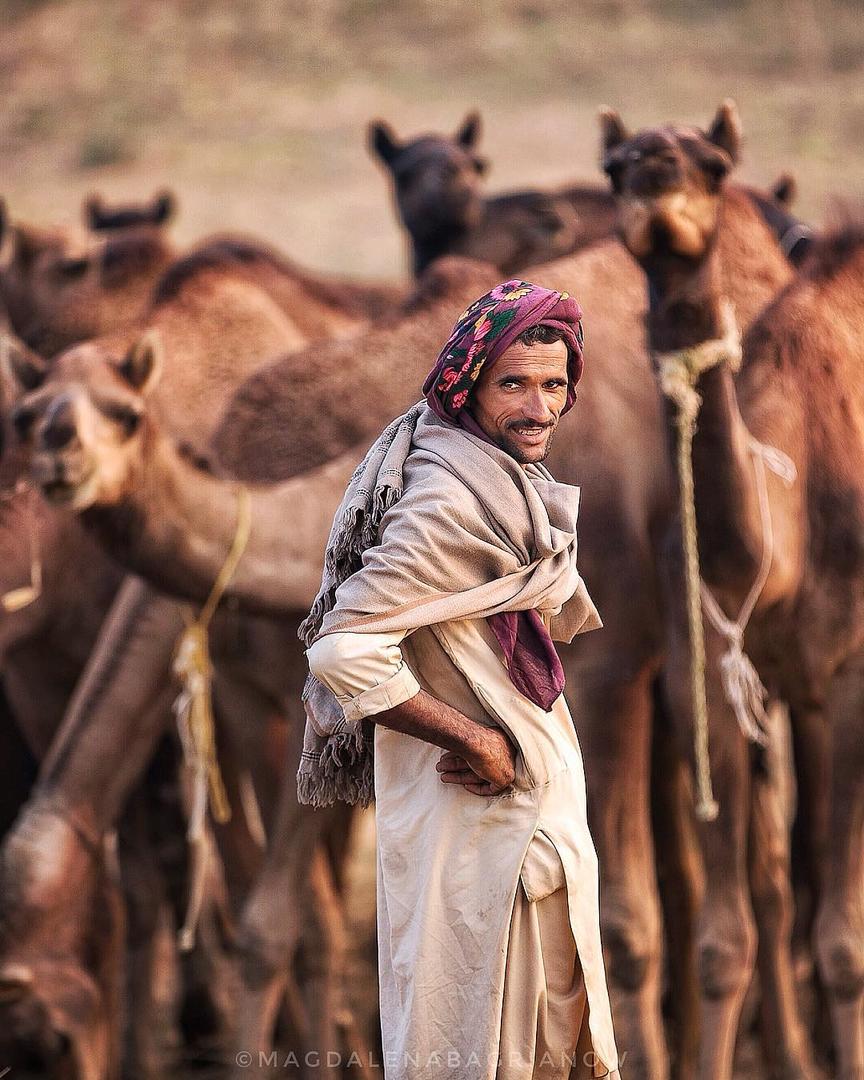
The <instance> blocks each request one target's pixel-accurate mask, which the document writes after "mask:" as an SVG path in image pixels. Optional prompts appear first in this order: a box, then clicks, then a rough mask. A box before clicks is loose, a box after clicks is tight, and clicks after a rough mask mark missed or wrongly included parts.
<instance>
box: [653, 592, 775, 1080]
mask: <svg viewBox="0 0 864 1080" xmlns="http://www.w3.org/2000/svg"><path fill="white" fill-rule="evenodd" d="M679 602H680V597H679ZM685 626H686V622H685V620H684V618H683V613H681V612H680V610H679V612H678V618H677V619H670V626H669V630H668V637H669V652H668V654H667V663H666V667H665V670H664V686H665V689H666V695H667V697H666V699H667V704H668V706H669V708H670V710H671V713H672V715H673V716H674V718H675V721H676V724H678V725H679V726H680V730H681V732H682V733H683V734H684V735H686V738H687V740H688V742H689V743H690V744H691V746H692V741H693V721H692V715H693V714H692V708H691V698H690V650H689V644H688V639H687V634H686V630H684V627H685ZM707 646H708V663H707V670H708V673H709V676H708V708H709V716H710V718H711V724H710V732H709V746H710V753H711V773H712V781H713V786H714V792H715V797H716V798H717V799H718V801H719V804H720V811H719V814H718V817H717V819H716V820H715V821H713V822H707V823H700V825H699V829H698V835H699V845H700V848H701V850H702V858H703V865H704V871H705V895H704V901H703V904H702V910H701V912H700V914H699V919H698V923H697V931H696V953H697V971H698V978H699V989H700V1002H701V1004H700V1054H699V1069H698V1073H697V1075H698V1077H699V1080H730V1078H731V1076H732V1063H733V1056H734V1051H735V1038H736V1034H737V1030H738V1022H739V1018H740V1015H741V1007H742V1005H743V1002H744V996H745V994H746V992H747V988H748V986H749V984H750V980H751V977H752V974H753V965H754V960H755V955H756V928H755V921H754V918H753V911H752V908H751V903H750V886H749V880H748V865H747V837H748V831H749V821H750V799H751V796H750V769H751V766H750V752H749V747H748V746H747V745H746V743H745V740H744V737H743V735H742V734H741V732H740V730H739V728H738V724H737V722H736V720H735V717H734V716H733V715H732V713H731V712H730V711H729V709H728V707H727V706H726V703H725V700H724V699H723V694H722V690H721V688H720V687H719V686H718V685H717V682H716V677H715V674H714V673H716V671H717V662H718V656H717V642H716V640H713V639H711V638H710V637H709V640H708V642H707ZM691 755H692V750H691ZM691 762H692V756H691Z"/></svg>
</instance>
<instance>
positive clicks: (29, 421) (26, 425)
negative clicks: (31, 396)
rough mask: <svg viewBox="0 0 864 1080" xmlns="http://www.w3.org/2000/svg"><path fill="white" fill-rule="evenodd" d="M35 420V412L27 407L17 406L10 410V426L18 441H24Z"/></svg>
mask: <svg viewBox="0 0 864 1080" xmlns="http://www.w3.org/2000/svg"><path fill="white" fill-rule="evenodd" d="M35 419H36V410H35V409H33V408H31V407H29V406H27V405H18V406H17V408H15V409H13V410H12V426H13V427H14V428H15V433H16V434H17V436H18V438H19V439H22V440H23V439H26V438H27V436H28V435H29V434H30V429H31V428H32V427H33V421H34V420H35Z"/></svg>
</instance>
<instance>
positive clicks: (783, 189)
mask: <svg viewBox="0 0 864 1080" xmlns="http://www.w3.org/2000/svg"><path fill="white" fill-rule="evenodd" d="M771 194H772V195H773V196H774V198H775V199H776V200H777V202H778V203H780V205H781V206H785V207H786V209H787V210H788V209H789V207H790V206H791V205H792V203H794V202H795V200H796V199H797V198H798V181H797V180H796V179H795V177H794V176H793V175H792V173H783V174H782V175H781V176H778V177H777V179H776V180H775V181H774V186H773V187H772V188H771Z"/></svg>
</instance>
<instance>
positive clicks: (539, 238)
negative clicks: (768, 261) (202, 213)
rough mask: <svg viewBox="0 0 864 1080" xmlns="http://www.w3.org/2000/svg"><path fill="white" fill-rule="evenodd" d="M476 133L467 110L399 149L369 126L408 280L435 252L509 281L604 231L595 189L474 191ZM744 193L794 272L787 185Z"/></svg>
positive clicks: (385, 131) (802, 238)
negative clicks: (386, 179)
mask: <svg viewBox="0 0 864 1080" xmlns="http://www.w3.org/2000/svg"><path fill="white" fill-rule="evenodd" d="M479 136H480V115H479V113H476V112H473V113H469V115H468V116H467V117H466V118H465V120H464V121H463V123H462V126H461V127H460V128H459V130H458V131H457V133H456V134H455V135H454V136H452V137H450V136H447V135H422V136H419V137H417V138H414V139H410V140H408V141H405V142H403V141H400V140H399V139H398V138H397V137H396V136H395V135H394V133H393V131H392V130H391V129H390V127H389V126H388V125H387V124H385V123H383V122H382V121H380V120H378V121H374V122H373V123H371V124H370V125H369V145H370V148H371V150H372V152H373V153H374V154H375V155H376V156H377V157H378V158H379V159H380V160H381V161H382V162H383V164H384V165H385V167H386V168H387V171H388V173H389V175H390V178H391V180H392V185H393V198H394V201H395V204H396V210H397V213H398V215H399V218H400V220H401V222H402V224H403V225H404V226H405V228H406V230H407V231H408V235H409V238H410V241H411V250H412V264H413V267H414V272H415V273H420V271H422V270H423V269H424V268H425V267H426V266H428V265H429V263H430V262H432V261H433V260H434V259H437V258H440V257H441V256H442V255H467V256H469V257H470V258H473V259H481V260H483V261H485V262H490V263H492V264H493V265H495V266H497V267H498V268H499V269H500V270H501V272H502V274H511V273H512V272H513V271H515V270H522V269H524V267H526V266H536V265H538V264H540V263H543V262H547V261H549V260H551V259H556V258H559V257H561V256H563V255H567V254H570V253H571V252H575V251H578V250H579V249H580V248H583V247H587V246H588V245H590V244H592V243H595V242H596V241H598V240H603V239H606V238H607V237H609V236H611V235H612V234H613V232H614V230H615V222H616V212H615V205H614V201H613V198H612V196H611V195H610V194H609V192H608V191H606V190H605V189H603V188H600V187H598V186H596V185H592V184H571V185H568V186H565V187H562V188H559V189H556V190H553V191H516V192H509V193H507V194H504V195H497V196H492V197H487V196H486V195H485V193H484V185H483V177H484V174H485V172H486V167H487V162H486V160H485V159H484V158H482V157H479V156H478V154H477V153H476V147H477V142H478V140H479ZM745 190H746V191H747V193H748V195H749V196H750V198H752V199H753V200H754V202H755V204H756V206H757V208H758V210H759V212H760V213H761V214H762V215H763V217H764V218H765V220H766V222H767V223H768V225H769V226H770V227H771V228H772V229H773V230H774V231H775V232H776V234H777V236H778V238H780V242H781V246H782V247H783V249H784V251H785V252H786V254H787V255H788V256H789V257H790V259H791V260H792V261H793V262H794V263H795V264H796V265H798V263H799V262H800V260H801V259H802V258H803V256H804V255H805V254H806V251H807V246H808V244H809V242H810V236H811V233H810V229H809V228H808V227H807V226H806V225H805V224H804V223H803V222H801V221H798V220H797V219H796V218H794V217H792V215H791V214H790V213H789V206H790V205H791V203H792V201H793V199H794V197H795V182H794V179H793V178H792V177H790V176H788V175H784V176H781V177H780V178H779V180H778V181H777V183H776V184H775V186H774V187H773V188H772V189H771V191H761V190H760V189H758V188H746V189H745Z"/></svg>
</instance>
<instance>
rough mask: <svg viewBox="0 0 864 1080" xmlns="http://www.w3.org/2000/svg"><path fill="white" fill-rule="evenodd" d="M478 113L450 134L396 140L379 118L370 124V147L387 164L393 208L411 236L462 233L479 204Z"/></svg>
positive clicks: (482, 165)
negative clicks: (454, 132) (395, 208)
mask: <svg viewBox="0 0 864 1080" xmlns="http://www.w3.org/2000/svg"><path fill="white" fill-rule="evenodd" d="M479 136H480V115H479V113H476V112H472V113H469V114H468V116H466V118H465V120H464V121H463V122H462V125H461V127H460V128H459V130H458V131H457V132H456V134H455V135H454V136H452V137H451V136H448V135H423V136H420V137H418V138H416V139H409V140H407V141H405V142H402V141H400V140H399V139H398V138H397V137H396V135H395V134H394V133H393V131H392V129H391V128H390V127H389V125H387V124H385V123H384V122H383V121H381V120H376V121H373V122H372V123H371V124H370V125H369V146H370V149H371V150H372V153H373V154H375V155H376V156H377V157H378V158H379V159H380V160H381V161H382V162H383V163H384V165H385V166H386V167H387V170H388V172H389V173H390V177H391V179H392V181H393V192H394V196H395V199H396V207H397V210H398V212H399V216H400V217H401V219H402V222H403V224H404V225H405V227H406V229H407V230H408V232H409V233H410V234H411V236H412V237H413V238H414V239H415V240H420V241H428V240H434V239H435V238H436V237H437V236H439V235H441V234H443V235H449V234H451V233H453V232H454V231H455V232H462V231H464V230H466V229H469V228H471V227H472V226H473V225H474V224H476V222H477V220H478V219H479V217H480V214H481V212H482V208H483V194H482V177H483V174H484V172H485V171H486V162H485V160H484V159H483V158H481V157H479V156H478V155H477V154H476V153H475V147H476V145H477V141H478V139H479Z"/></svg>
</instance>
